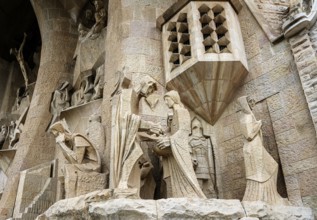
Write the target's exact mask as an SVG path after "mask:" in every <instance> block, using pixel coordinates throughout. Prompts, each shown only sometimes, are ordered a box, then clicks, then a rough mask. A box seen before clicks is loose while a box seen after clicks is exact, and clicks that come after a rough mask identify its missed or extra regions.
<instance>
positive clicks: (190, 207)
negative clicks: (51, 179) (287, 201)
mask: <svg viewBox="0 0 317 220" xmlns="http://www.w3.org/2000/svg"><path fill="white" fill-rule="evenodd" d="M110 194H112V193H111V192H110V191H109V190H103V191H96V192H92V193H90V194H87V195H85V196H80V197H76V198H72V199H65V200H60V201H58V202H56V203H55V204H54V205H53V206H51V207H50V208H49V209H48V210H47V211H46V212H45V213H43V214H42V215H41V216H39V217H38V218H37V219H38V220H49V219H70V220H71V219H76V220H77V219H129V220H130V219H131V220H137V219H244V220H254V219H294V220H295V219H298V220H303V219H306V220H313V219H314V218H313V215H312V211H311V209H310V208H305V207H291V206H269V205H268V204H266V203H263V202H243V203H241V202H240V201H238V200H217V199H188V198H173V199H161V200H140V199H109V198H110V197H111V195H110ZM107 199H109V200H107Z"/></svg>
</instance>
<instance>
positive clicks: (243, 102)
mask: <svg viewBox="0 0 317 220" xmlns="http://www.w3.org/2000/svg"><path fill="white" fill-rule="evenodd" d="M238 104H239V107H240V110H241V111H242V112H243V113H245V114H251V113H252V109H251V108H252V107H253V106H254V105H255V101H254V99H250V98H249V97H248V96H241V97H240V98H238Z"/></svg>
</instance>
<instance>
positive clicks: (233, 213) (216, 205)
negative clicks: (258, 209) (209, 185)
mask: <svg viewBox="0 0 317 220" xmlns="http://www.w3.org/2000/svg"><path fill="white" fill-rule="evenodd" d="M157 213H158V219H239V218H242V217H244V210H243V208H242V207H241V203H240V202H239V201H238V200H221V199H219V200H217V199H205V200H201V199H186V198H179V199H166V200H165V199H162V200H158V201H157Z"/></svg>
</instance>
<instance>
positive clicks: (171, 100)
mask: <svg viewBox="0 0 317 220" xmlns="http://www.w3.org/2000/svg"><path fill="white" fill-rule="evenodd" d="M164 101H165V103H166V105H167V107H169V108H172V107H173V106H174V105H175V104H177V105H179V106H180V107H184V106H183V103H182V102H181V98H180V96H179V94H178V92H177V91H175V90H171V91H169V92H167V93H166V94H165V95H164Z"/></svg>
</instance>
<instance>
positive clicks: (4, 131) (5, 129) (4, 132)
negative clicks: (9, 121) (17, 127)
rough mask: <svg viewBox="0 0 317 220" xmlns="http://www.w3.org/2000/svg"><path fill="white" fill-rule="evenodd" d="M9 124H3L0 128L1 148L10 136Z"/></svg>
mask: <svg viewBox="0 0 317 220" xmlns="http://www.w3.org/2000/svg"><path fill="white" fill-rule="evenodd" d="M8 133H9V132H8V126H6V125H2V126H1V130H0V150H1V149H2V147H3V144H4V142H5V140H6V138H7V136H8Z"/></svg>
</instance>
